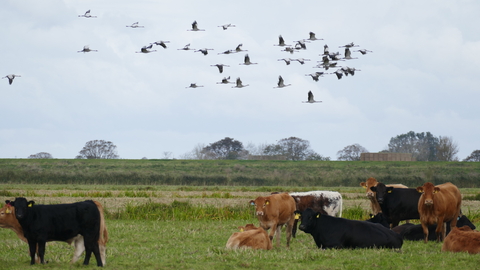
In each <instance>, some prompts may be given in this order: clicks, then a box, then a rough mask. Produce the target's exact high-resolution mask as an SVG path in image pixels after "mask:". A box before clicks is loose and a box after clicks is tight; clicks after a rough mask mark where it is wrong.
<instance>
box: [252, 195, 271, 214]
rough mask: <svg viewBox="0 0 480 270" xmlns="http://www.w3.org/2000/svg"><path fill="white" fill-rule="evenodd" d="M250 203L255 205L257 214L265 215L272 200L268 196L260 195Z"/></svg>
mask: <svg viewBox="0 0 480 270" xmlns="http://www.w3.org/2000/svg"><path fill="white" fill-rule="evenodd" d="M250 205H253V206H255V208H256V215H257V216H263V215H265V210H266V208H267V207H268V205H270V200H269V199H268V198H267V197H258V198H256V199H255V200H251V201H250Z"/></svg>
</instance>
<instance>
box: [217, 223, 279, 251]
mask: <svg viewBox="0 0 480 270" xmlns="http://www.w3.org/2000/svg"><path fill="white" fill-rule="evenodd" d="M238 229H239V230H240V232H236V233H233V234H232V236H230V238H228V241H227V244H226V247H227V248H228V249H236V248H252V249H266V250H270V249H272V241H270V237H268V233H267V231H265V230H264V229H263V228H262V227H255V226H254V225H253V224H247V225H245V227H243V226H240V227H238Z"/></svg>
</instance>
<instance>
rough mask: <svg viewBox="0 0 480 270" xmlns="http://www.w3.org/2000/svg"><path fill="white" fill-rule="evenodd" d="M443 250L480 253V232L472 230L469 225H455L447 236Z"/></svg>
mask: <svg viewBox="0 0 480 270" xmlns="http://www.w3.org/2000/svg"><path fill="white" fill-rule="evenodd" d="M442 251H450V252H468V253H470V254H477V253H480V232H478V231H474V230H472V229H471V228H470V227H468V226H467V225H465V226H463V227H460V228H458V227H455V228H454V229H453V230H452V231H450V233H449V234H448V235H447V237H445V241H444V242H443V245H442Z"/></svg>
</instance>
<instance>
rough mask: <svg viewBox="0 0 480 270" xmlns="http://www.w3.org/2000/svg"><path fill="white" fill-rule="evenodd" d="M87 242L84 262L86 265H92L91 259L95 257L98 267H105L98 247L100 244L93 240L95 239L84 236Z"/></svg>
mask: <svg viewBox="0 0 480 270" xmlns="http://www.w3.org/2000/svg"><path fill="white" fill-rule="evenodd" d="M84 242H85V260H84V261H83V264H84V265H88V264H89V263H90V257H91V256H92V252H93V255H95V259H96V260H97V266H103V263H102V257H101V256H100V249H99V247H98V242H97V241H95V240H94V239H93V237H87V236H84Z"/></svg>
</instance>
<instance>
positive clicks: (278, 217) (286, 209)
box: [250, 193, 295, 247]
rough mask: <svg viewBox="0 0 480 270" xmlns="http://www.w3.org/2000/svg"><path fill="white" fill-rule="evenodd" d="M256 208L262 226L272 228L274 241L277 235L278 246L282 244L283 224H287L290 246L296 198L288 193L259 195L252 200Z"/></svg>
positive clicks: (271, 236)
mask: <svg viewBox="0 0 480 270" xmlns="http://www.w3.org/2000/svg"><path fill="white" fill-rule="evenodd" d="M250 204H251V205H254V206H255V208H256V215H257V218H258V221H260V226H261V227H262V228H263V229H265V230H268V229H272V230H271V231H270V234H269V237H270V240H271V241H273V236H274V235H276V237H275V238H276V242H277V244H276V245H277V247H278V246H280V232H281V229H282V226H283V225H285V224H286V225H287V230H286V233H287V247H289V246H290V238H291V237H292V228H293V223H294V221H295V215H294V212H295V200H294V199H293V197H292V196H290V195H288V193H281V194H273V195H270V196H267V197H258V198H256V199H255V200H251V201H250Z"/></svg>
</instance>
